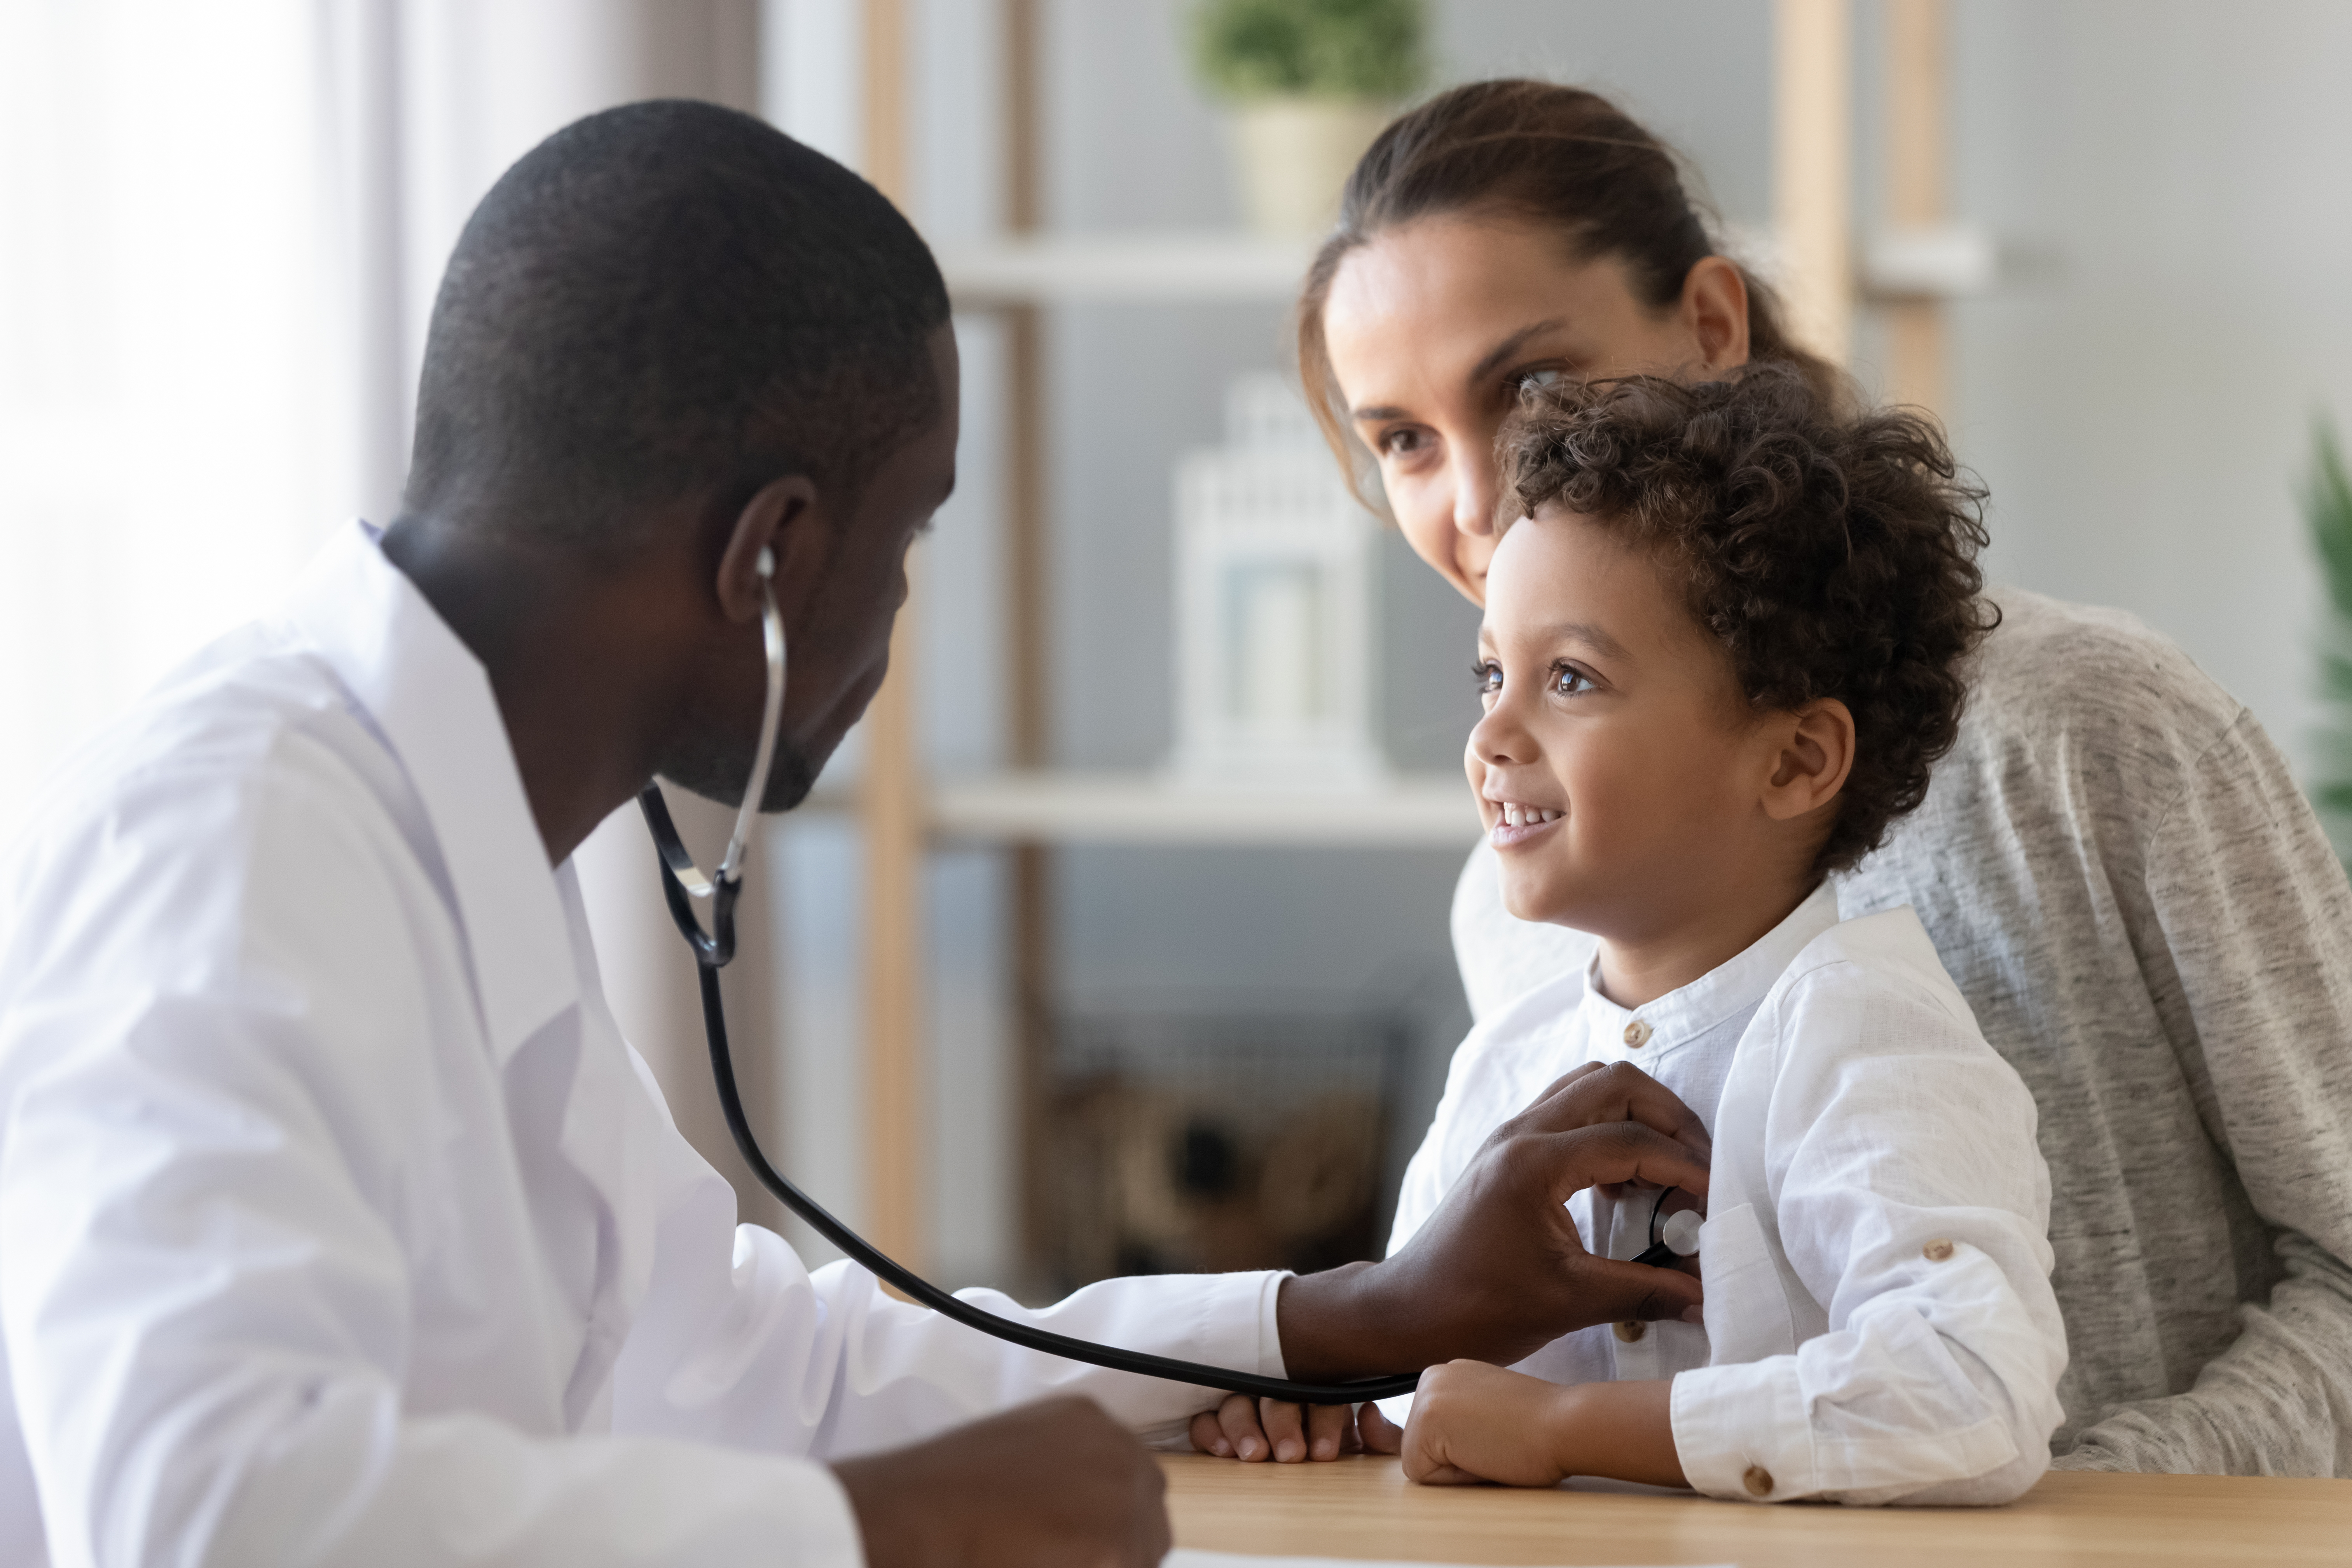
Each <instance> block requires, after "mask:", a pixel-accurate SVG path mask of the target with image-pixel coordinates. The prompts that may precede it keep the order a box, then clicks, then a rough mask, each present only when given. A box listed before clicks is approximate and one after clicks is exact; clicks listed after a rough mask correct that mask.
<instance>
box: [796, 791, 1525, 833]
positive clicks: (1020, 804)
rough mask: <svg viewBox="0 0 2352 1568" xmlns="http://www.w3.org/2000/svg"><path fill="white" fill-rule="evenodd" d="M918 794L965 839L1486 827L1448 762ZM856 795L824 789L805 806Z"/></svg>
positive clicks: (843, 801) (836, 803)
mask: <svg viewBox="0 0 2352 1568" xmlns="http://www.w3.org/2000/svg"><path fill="white" fill-rule="evenodd" d="M922 801H923V805H922V820H923V823H924V827H925V831H926V833H927V834H928V836H929V837H931V838H933V839H938V840H944V841H950V842H955V843H963V844H1133V845H1171V844H1190V845H1198V846H1209V845H1219V844H1228V845H1241V846H1261V847H1278V846H1291V847H1301V848H1328V847H1337V846H1355V847H1364V848H1380V847H1390V848H1437V849H1467V848H1468V847H1470V844H1471V842H1472V841H1473V840H1475V838H1476V837H1478V834H1479V825H1478V808H1477V806H1476V805H1475V803H1474V802H1473V801H1472V800H1471V798H1470V786H1469V785H1468V784H1465V783H1464V782H1463V781H1462V780H1461V779H1459V778H1456V777H1455V776H1454V774H1452V773H1407V774H1401V775H1399V776H1396V777H1393V778H1391V779H1390V780H1389V781H1388V782H1387V783H1385V784H1379V785H1375V786H1371V787H1369V788H1341V789H1329V790H1314V789H1296V788H1281V787H1261V788H1249V787H1241V786H1224V785H1219V786H1214V787H1204V786H1202V785H1197V784H1183V783H1181V782H1178V781H1176V780H1173V779H1170V778H1168V777H1166V776H1164V775H1161V774H1159V773H965V774H950V775H949V776H947V777H945V778H940V779H934V780H932V781H931V783H930V784H929V787H928V788H927V789H925V790H924V791H923V792H922ZM851 805H852V802H851V799H850V797H849V796H847V795H843V794H839V793H836V792H835V791H831V790H824V791H820V792H818V793H817V794H815V795H811V796H810V797H809V800H808V804H807V806H806V807H805V808H804V809H807V810H810V811H820V812H821V811H841V810H846V809H849V808H850V806H851Z"/></svg>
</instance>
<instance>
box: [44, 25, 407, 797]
mask: <svg viewBox="0 0 2352 1568" xmlns="http://www.w3.org/2000/svg"><path fill="white" fill-rule="evenodd" d="M228 15H230V16H233V18H234V19H233V20H225V19H224V13H223V12H222V11H220V10H216V9H215V8H214V7H210V6H193V5H170V4H163V3H153V4H131V3H116V0H5V3H0V823H7V822H12V821H13V820H14V819H15V817H16V814H17V812H18V810H19V808H20V807H21V806H22V805H23V804H24V802H25V801H26V798H27V797H28V796H29V795H30V793H31V791H32V789H33V787H34V784H35V783H36V781H37V778H38V776H39V775H40V774H41V773H44V772H46V771H47V769H48V768H49V767H51V766H52V765H53V764H54V763H55V762H56V760H57V759H58V756H59V755H60V754H61V753H62V752H64V750H65V749H66V748H67V747H68V746H69V745H70V744H71V743H72V742H74V741H75V740H77V739H78V738H79V737H80V736H82V735H84V734H86V733H87V732H88V731H89V730H90V729H92V728H93V727H94V726H95V725H97V724H98V723H100V722H101V721H104V720H105V719H106V718H108V717H109V716H110V715H111V714H113V713H114V712H116V711H117V710H120V709H121V707H122V706H123V704H124V703H125V702H127V701H128V700H130V699H131V697H132V696H133V695H135V694H136V693H137V692H138V691H139V690H140V689H142V688H144V687H145V686H147V685H148V684H150V683H151V682H152V680H153V679H155V678H156V676H158V675H159V674H161V673H162V672H163V669H165V668H168V667H169V666H170V665H172V664H173V663H174V662H176V661H177V660H179V659H180V658H184V656H185V655H186V654H187V653H188V652H189V651H190V650H192V649H193V648H194V647H196V646H198V645H199V644H201V643H202V642H203V641H204V640H205V638H207V637H210V636H212V635H214V634H215V633H216V632H218V631H220V630H223V629H225V628H226V627H227V626H232V625H234V624H235V623H236V622H237V621H239V620H241V619H243V618H245V617H247V616H250V615H251V614H252V613H253V612H254V611H255V610H256V609H257V608H258V607H259V606H261V605H265V604H267V603H268V601H269V599H270V598H271V596H272V595H275V594H276V593H277V592H278V590H279V589H280V587H281V586H282V585H283V584H285V583H286V582H287V581H288V579H289V577H290V576H291V574H293V573H294V572H295V571H296V570H297V569H298V568H299V565H300V564H301V563H302V561H303V560H304V559H305V558H306V557H307V556H308V555H309V553H310V551H311V550H312V549H313V548H314V547H315V545H316V543H317V542H318V540H319V539H320V536H321V534H322V533H323V532H324V531H325V530H326V529H327V528H328V527H330V526H331V524H332V522H333V521H334V520H335V518H336V517H337V515H338V514H347V513H349V512H351V511H352V510H358V509H359V507H360V506H362V504H364V503H363V502H362V491H363V487H364V484H365V482H366V470H367V468H368V464H367V462H366V461H365V459H364V458H363V457H362V445H363V439H362V432H361V428H360V426H361V423H362V418H361V416H362V407H361V400H360V397H359V392H360V388H359V386H358V384H357V383H356V380H355V378H354V377H353V376H352V374H350V369H351V366H352V363H353V360H354V354H355V352H356V349H357V347H358V345H357V343H356V342H355V341H354V331H353V327H354V320H353V317H352V313H351V312H350V311H349V310H348V309H347V305H348V300H347V299H346V298H344V297H343V290H344V289H345V288H346V287H347V286H348V276H347V273H346V271H345V269H344V268H342V267H341V265H339V261H340V257H339V246H338V237H337V235H336V232H335V226H334V225H333V223H332V221H331V205H330V203H329V202H328V200H327V199H326V198H327V197H328V195H329V193H330V184H329V178H328V176H329V174H330V166H329V165H330V159H329V158H328V157H326V156H323V155H322V154H324V153H327V152H328V150H329V149H330V148H331V145H332V139H331V133H330V132H331V127H330V125H329V124H328V122H327V116H326V110H327V107H328V97H327V95H326V94H325V93H324V92H323V91H322V90H321V89H322V86H323V83H322V81H321V79H320V72H319V70H318V62H319V59H320V50H321V47H322V45H323V42H324V37H323V29H322V26H321V24H322V22H323V20H324V17H323V16H322V14H321V13H320V11H319V10H318V9H317V8H315V7H314V6H312V5H307V4H304V3H303V0H248V3H246V4H243V5H238V6H236V7H234V8H233V10H232V11H231V12H230V13H229V14H228Z"/></svg>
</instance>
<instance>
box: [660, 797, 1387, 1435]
mask: <svg viewBox="0 0 2352 1568" xmlns="http://www.w3.org/2000/svg"><path fill="white" fill-rule="evenodd" d="M637 804H638V805H639V806H640V807H641V808H642V809H643V811H644V813H645V816H646V826H647V827H648V828H650V829H651V830H652V832H653V836H654V842H655V844H656V847H658V848H659V850H660V857H659V859H660V865H661V878H662V895H663V901H664V902H666V903H667V905H668V906H669V911H670V917H671V919H672V920H674V921H676V922H677V928H678V931H679V932H680V934H682V935H683V936H685V938H686V939H687V942H688V946H689V947H690V948H691V949H692V950H693V952H694V959H695V972H696V974H697V976H698V979H699V981H700V984H701V993H702V1026H703V1033H704V1035H705V1037H707V1038H708V1040H709V1046H710V1077H711V1081H712V1083H713V1084H714V1085H715V1086H716V1087H717V1089H718V1090H719V1110H720V1111H721V1112H722V1113H723V1114H724V1115H725V1116H726V1118H727V1131H729V1132H730V1134H732V1135H733V1137H734V1139H735V1147H736V1148H737V1150H739V1151H740V1152H741V1153H742V1156H743V1163H745V1164H747V1165H749V1166H750V1167H751V1173H752V1174H753V1175H754V1176H756V1177H758V1178H759V1181H760V1184H761V1186H763V1187H765V1188H767V1189H768V1191H770V1192H772V1193H773V1194H775V1195H776V1197H777V1198H778V1199H779V1200H780V1201H781V1202H782V1204H783V1205H784V1206H785V1207H786V1208H788V1209H790V1210H792V1211H793V1213H794V1214H796V1215H800V1217H801V1218H802V1219H803V1220H805V1221H807V1222H808V1224H809V1226H810V1228H811V1229H813V1230H814V1231H815V1232H816V1233H817V1234H818V1235H819V1236H822V1237H824V1239H825V1240H827V1241H829V1242H831V1243H832V1244H833V1245H834V1246H835V1247H839V1248H840V1249H841V1251H842V1253H843V1254H844V1256H845V1257H847V1258H850V1259H851V1260H852V1261H853V1262H855V1263H856V1264H857V1265H858V1266H859V1267H861V1268H866V1269H867V1270H869V1271H870V1272H871V1273H872V1274H873V1275H874V1276H875V1278H876V1279H880V1280H882V1281H884V1282H885V1283H887V1284H889V1285H893V1286H896V1287H897V1288H898V1290H899V1291H900V1292H901V1293H903V1294H904V1295H906V1296H907V1297H908V1298H909V1299H910V1300H915V1301H918V1302H919V1303H921V1304H922V1305H923V1306H926V1307H929V1309H930V1310H933V1311H935V1312H937V1313H939V1314H940V1316H941V1317H943V1318H948V1319H951V1320H952V1321H956V1322H959V1323H961V1324H962V1325H964V1326H965V1327H966V1328H970V1329H977V1330H978V1331H980V1332H982V1333H983V1334H990V1335H993V1336H994V1337H995V1338H997V1339H1000V1340H1003V1341H1004V1342H1007V1343H1009V1344H1015V1345H1019V1346H1021V1347H1022V1348H1023V1349H1024V1350H1032V1351H1037V1352H1042V1353H1044V1354H1046V1355H1054V1356H1060V1357H1062V1358H1064V1359H1065V1360H1067V1361H1075V1362H1081V1363H1086V1364H1087V1365H1089V1366H1099V1367H1103V1368H1105V1369H1107V1370H1108V1371H1111V1372H1125V1373H1135V1374H1137V1375H1138V1376H1141V1377H1156V1378H1162V1379H1165V1380H1167V1381H1169V1382H1171V1383H1182V1384H1199V1385H1202V1386H1204V1387H1209V1388H1222V1389H1224V1390H1226V1391H1227V1392H1229V1393H1233V1394H1251V1395H1255V1396H1256V1397H1258V1398H1261V1399H1277V1400H1283V1401H1286V1402H1288V1403H1291V1404H1296V1405H1357V1404H1360V1403H1362V1402H1363V1401H1365V1400H1368V1399H1387V1398H1390V1397H1391V1396H1392V1395H1395V1394H1411V1393H1412V1391H1413V1389H1414V1387H1415V1386H1416V1385H1418V1384H1419V1383H1420V1381H1421V1378H1420V1374H1419V1373H1405V1374H1401V1375H1398V1376H1393V1377H1377V1378H1367V1379H1364V1380H1362V1381H1360V1382H1352V1383H1307V1382H1303V1381H1301V1380H1299V1379H1297V1378H1286V1377H1266V1376H1264V1375H1262V1374H1260V1373H1247V1372H1241V1371H1237V1370H1235V1369H1234V1368H1232V1367H1222V1366H1210V1365H1208V1364H1206V1363H1202V1362H1190V1361H1181V1360H1179V1359H1177V1358H1175V1357H1173V1356H1162V1355H1153V1354H1150V1352H1144V1351H1133V1350H1127V1349H1124V1348H1122V1347H1120V1346H1118V1345H1106V1344H1097V1343H1096V1342H1094V1341H1092V1340H1081V1339H1076V1338H1073V1337H1072V1336H1070V1335H1068V1334H1057V1333H1055V1332H1053V1331H1050V1330H1046V1329H1041V1328H1038V1327H1036V1326H1035V1325H1034V1324H1030V1323H1021V1322H1015V1321H1013V1320H1012V1319H1010V1318H1002V1317H999V1316H997V1315H996V1314H995V1313H993V1312H991V1311H988V1310H985V1309H983V1308H980V1307H975V1306H973V1305H972V1304H971V1302H969V1301H966V1300H962V1299H961V1298H959V1297H956V1296H953V1295H950V1294H949V1293H948V1292H947V1291H945V1290H942V1289H940V1288H939V1287H938V1286H936V1285H934V1284H932V1283H931V1282H930V1281H929V1280H928V1279H924V1278H923V1277H922V1276H921V1275H919V1274H917V1273H916V1272H915V1271H914V1270H913V1269H911V1268H908V1267H906V1265H904V1264H902V1263H900V1262H898V1260H897V1259H896V1258H891V1257H890V1256H889V1255H887V1253H885V1252H883V1251H882V1250H881V1249H880V1248H879V1247H876V1246H874V1244H873V1243H871V1242H869V1241H867V1240H866V1238H865V1237H862V1236H860V1235H858V1234H857V1233H856V1231H854V1230H852V1229H851V1228H850V1227H849V1226H846V1225H845V1224H844V1223H842V1221H841V1220H840V1219H838V1218H836V1217H835V1215H833V1214H832V1213H831V1212H829V1211H828V1210H827V1209H826V1208H825V1207H824V1205H822V1204H820V1203H818V1202H817V1201H816V1200H815V1199H814V1198H812V1197H810V1196H809V1195H808V1194H806V1193H804V1192H803V1191H801V1189H800V1188H798V1187H797V1186H794V1185H793V1184H792V1183H791V1182H790V1181H789V1180H787V1179H786V1178H785V1176H784V1174H783V1173H782V1172H781V1171H779V1170H777V1169H776V1167H775V1166H774V1164H773V1163H771V1162H770V1161H769V1159H768V1156H767V1152H765V1151H764V1150H762V1149H761V1147H760V1140H759V1138H758V1136H757V1135H756V1134H755V1133H753V1131H751V1118H750V1117H749V1116H747V1115H746V1114H745V1113H744V1110H743V1097H742V1094H741V1092H740V1090H739V1089H737V1087H736V1082H735V1059H734V1055H733V1053H732V1052H731V1050H730V1048H729V1046H728V1040H727V1011H726V1005H725V1004H724V1003H723V1002H722V1001H721V999H720V997H719V970H721V969H723V968H724V967H726V965H727V963H728V961H729V960H730V959H731V958H733V957H734V955H735V954H734V948H735V942H734V936H735V932H734V923H735V922H734V906H735V901H736V896H737V894H738V893H739V891H740V889H741V885H742V883H741V879H740V877H737V876H726V875H722V876H721V877H719V879H718V880H717V882H716V884H715V887H714V908H713V910H712V911H711V912H712V916H713V920H712V925H713V930H712V931H704V930H703V929H702V925H701V922H700V921H698V920H697V919H696V918H695V914H694V905H693V902H692V900H691V899H690V898H689V896H688V891H687V888H686V886H685V884H684V883H683V882H681V880H680V879H679V876H678V865H679V863H680V862H681V861H683V862H684V863H685V864H687V865H688V866H689V867H690V866H691V865H692V861H691V860H690V859H689V858H688V857H687V853H686V849H685V847H684V845H683V843H682V842H681V841H680V840H679V838H678V837H677V827H676V826H675V825H674V824H672V822H671V821H670V816H669V809H668V807H667V805H666V804H665V803H664V802H663V800H662V798H661V791H660V788H659V787H658V786H656V785H647V786H646V790H645V792H644V793H643V794H642V795H639V796H638V797H637Z"/></svg>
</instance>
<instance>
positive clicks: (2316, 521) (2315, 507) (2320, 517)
mask: <svg viewBox="0 0 2352 1568" xmlns="http://www.w3.org/2000/svg"><path fill="white" fill-rule="evenodd" d="M2300 499H2301V500H2302V502H2303V515H2304V521H2305V523H2306V524H2307V525H2308V526H2309V527H2310V529H2311V542H2312V544H2313V546H2314V547H2315V548H2316V549H2317V550H2318V552H2319V559H2320V563H2321V565H2322V566H2324V567H2325V568H2326V574H2327V597H2328V600H2329V602H2330V603H2332V604H2333V605H2335V606H2336V613H2337V614H2339V615H2343V616H2352V477H2347V474H2346V472H2345V468H2344V452H2343V447H2342V446H2341V445H2340V443H2338V442H2337V440H2336V429H2335V426H2333V425H2331V424H2330V423H2329V422H2328V421H2326V419H2324V418H2323V419H2320V420H2316V421H2315V422H2314V426H2313V430H2312V461H2311V472H2310V474H2309V476H2308V477H2307V478H2306V479H2305V481H2304V486H2303V494H2302V496H2301V498H2300Z"/></svg>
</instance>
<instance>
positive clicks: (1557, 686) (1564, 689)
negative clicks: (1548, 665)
mask: <svg viewBox="0 0 2352 1568" xmlns="http://www.w3.org/2000/svg"><path fill="white" fill-rule="evenodd" d="M1551 680H1552V687H1551V689H1553V690H1554V691H1556V692H1558V693H1559V695H1560V696H1562V697H1575V696H1578V695H1580V694H1581V693H1583V692H1587V691H1591V690H1595V689H1597V688H1595V687H1594V685H1593V683H1592V678H1591V676H1589V675H1587V674H1585V673H1584V671H1582V670H1580V669H1578V668H1574V667H1573V666H1570V665H1565V664H1556V665H1554V666H1552V669H1551Z"/></svg>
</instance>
